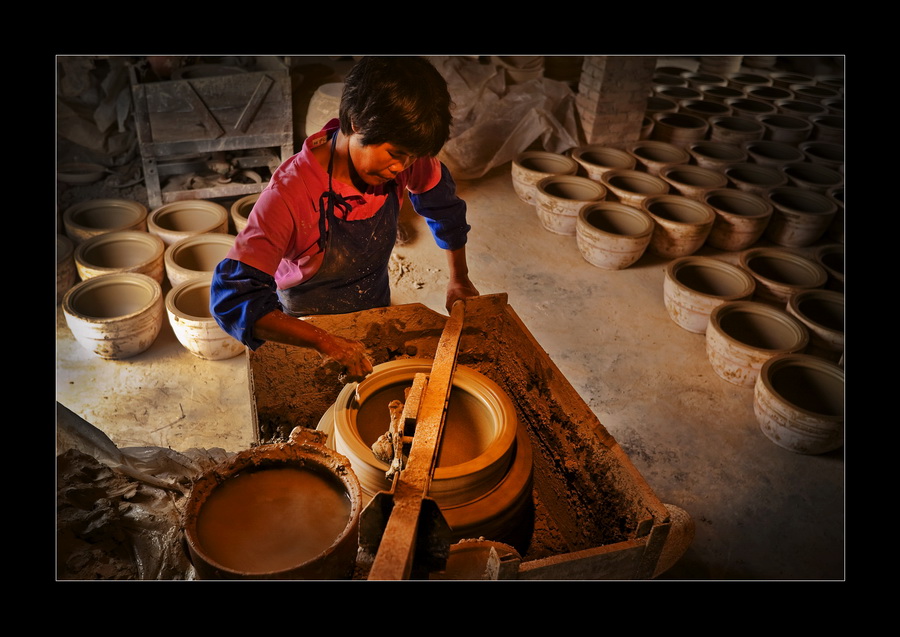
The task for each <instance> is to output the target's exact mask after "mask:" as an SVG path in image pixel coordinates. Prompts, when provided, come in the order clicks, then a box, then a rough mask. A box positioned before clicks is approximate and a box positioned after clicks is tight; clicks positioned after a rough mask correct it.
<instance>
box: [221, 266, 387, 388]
mask: <svg viewBox="0 0 900 637" xmlns="http://www.w3.org/2000/svg"><path fill="white" fill-rule="evenodd" d="M210 312H211V313H212V315H213V317H214V318H215V319H216V322H217V323H218V324H219V326H220V327H221V328H222V329H223V330H225V331H226V332H227V333H228V334H230V335H231V336H232V337H234V338H235V339H237V340H239V341H241V342H242V343H243V344H244V345H246V346H247V347H249V348H250V349H254V350H255V349H257V348H259V347H260V346H261V345H262V344H263V343H265V342H266V341H275V342H277V343H283V344H285V345H294V346H297V347H307V348H310V349H313V350H315V351H317V352H318V353H319V354H320V355H321V356H322V358H323V359H324V360H325V362H326V363H327V362H329V361H332V360H333V361H335V362H337V364H338V365H340V367H341V371H342V373H343V374H345V375H346V377H347V378H346V379H344V380H345V381H347V382H350V381H354V380H362V379H363V378H365V377H366V376H367V375H368V374H369V373H371V371H372V361H371V360H370V359H369V357H368V355H367V354H366V350H365V346H364V345H363V344H362V343H360V342H358V341H353V340H350V339H346V338H343V337H341V336H337V335H335V334H331V333H330V332H327V331H326V330H323V329H321V328H319V327H317V326H315V325H312V324H311V323H308V322H307V321H303V320H301V319H299V318H294V317H292V316H290V315H288V314H285V313H284V311H283V309H282V307H281V303H280V302H279V301H278V295H277V293H276V292H275V279H274V278H273V277H272V276H271V275H269V274H266V273H265V272H263V271H261V270H257V269H256V268H254V267H252V266H249V265H247V264H245V263H242V262H240V261H237V260H235V259H225V260H223V261H222V262H221V263H219V265H218V266H216V269H215V272H214V273H213V280H212V284H211V286H210Z"/></svg>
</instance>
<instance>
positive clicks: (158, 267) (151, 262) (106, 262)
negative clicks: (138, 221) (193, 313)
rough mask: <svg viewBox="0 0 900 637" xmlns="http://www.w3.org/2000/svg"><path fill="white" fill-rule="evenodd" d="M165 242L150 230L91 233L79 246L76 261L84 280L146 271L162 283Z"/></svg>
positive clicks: (76, 249) (76, 251) (79, 273)
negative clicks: (93, 234)
mask: <svg viewBox="0 0 900 637" xmlns="http://www.w3.org/2000/svg"><path fill="white" fill-rule="evenodd" d="M164 252H165V244H163V242H162V239H160V238H159V237H157V236H155V235H152V234H150V233H149V232H137V231H126V232H107V233H105V234H101V235H97V236H95V237H91V238H90V239H87V240H86V241H84V242H82V243H81V244H79V246H78V247H77V248H75V264H76V267H77V268H78V275H79V277H81V280H82V281H84V280H87V279H90V278H91V277H95V276H103V275H106V274H114V273H117V272H137V273H139V274H146V275H147V276H149V277H150V278H152V279H154V280H155V281H156V282H157V283H162V280H163V272H164V270H165V264H164Z"/></svg>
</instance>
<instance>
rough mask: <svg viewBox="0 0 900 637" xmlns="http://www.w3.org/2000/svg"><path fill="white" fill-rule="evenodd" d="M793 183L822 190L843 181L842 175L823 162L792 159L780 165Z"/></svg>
mask: <svg viewBox="0 0 900 637" xmlns="http://www.w3.org/2000/svg"><path fill="white" fill-rule="evenodd" d="M781 169H782V170H783V171H784V173H785V174H786V175H787V176H788V179H790V180H791V181H792V182H793V183H794V184H796V185H797V186H800V187H802V188H813V189H817V190H819V191H820V192H824V191H825V190H827V189H828V188H834V187H835V186H839V185H840V184H842V183H844V176H843V175H842V174H841V173H839V172H838V171H836V170H833V169H831V168H829V167H828V166H826V165H825V164H819V163H816V162H810V161H794V162H790V163H788V164H785V165H784V166H782V167H781Z"/></svg>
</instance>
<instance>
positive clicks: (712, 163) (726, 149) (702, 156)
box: [687, 140, 748, 171]
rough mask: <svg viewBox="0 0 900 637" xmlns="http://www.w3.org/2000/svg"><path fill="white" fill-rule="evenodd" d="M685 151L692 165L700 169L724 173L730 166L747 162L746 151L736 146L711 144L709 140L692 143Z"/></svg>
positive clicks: (721, 143)
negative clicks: (691, 159) (691, 160)
mask: <svg viewBox="0 0 900 637" xmlns="http://www.w3.org/2000/svg"><path fill="white" fill-rule="evenodd" d="M687 151H688V152H689V153H690V154H691V157H693V159H694V163H695V164H697V165H698V166H700V167H702V168H711V169H712V170H719V171H724V169H725V168H726V167H728V166H730V165H731V164H741V163H745V162H747V160H748V155H747V151H746V150H744V149H743V148H741V147H740V146H739V145H737V144H731V143H728V142H713V141H709V140H704V141H699V142H694V143H693V144H691V145H690V146H688V148H687Z"/></svg>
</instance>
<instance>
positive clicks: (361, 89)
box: [340, 56, 453, 157]
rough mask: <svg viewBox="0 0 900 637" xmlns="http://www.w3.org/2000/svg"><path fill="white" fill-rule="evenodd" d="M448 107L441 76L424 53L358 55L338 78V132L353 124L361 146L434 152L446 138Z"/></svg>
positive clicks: (348, 129) (421, 153)
mask: <svg viewBox="0 0 900 637" xmlns="http://www.w3.org/2000/svg"><path fill="white" fill-rule="evenodd" d="M451 106H452V101H451V99H450V91H449V90H448V88H447V81H446V80H445V79H444V77H443V76H442V75H441V74H440V73H439V72H438V70H437V69H436V68H435V67H434V65H432V64H431V62H429V61H428V60H426V59H425V58H423V57H420V56H395V57H364V58H362V59H360V60H359V61H358V62H357V63H356V64H355V65H354V66H353V68H352V69H351V70H350V72H349V73H348V74H347V76H346V77H345V78H344V91H343V95H342V96H341V106H340V122H341V132H342V133H344V134H345V135H349V134H350V133H352V132H353V127H354V126H355V127H356V130H357V132H358V133H359V134H360V136H361V140H362V143H363V144H365V145H370V144H384V143H390V144H394V145H396V146H398V147H400V148H402V149H404V150H406V151H408V152H410V153H412V154H413V155H415V156H417V157H434V156H436V155H437V154H438V153H439V152H440V150H441V148H443V146H444V144H445V143H446V142H447V140H448V139H449V137H450V125H451V123H452V121H453V116H452V114H451V112H450V109H451Z"/></svg>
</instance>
